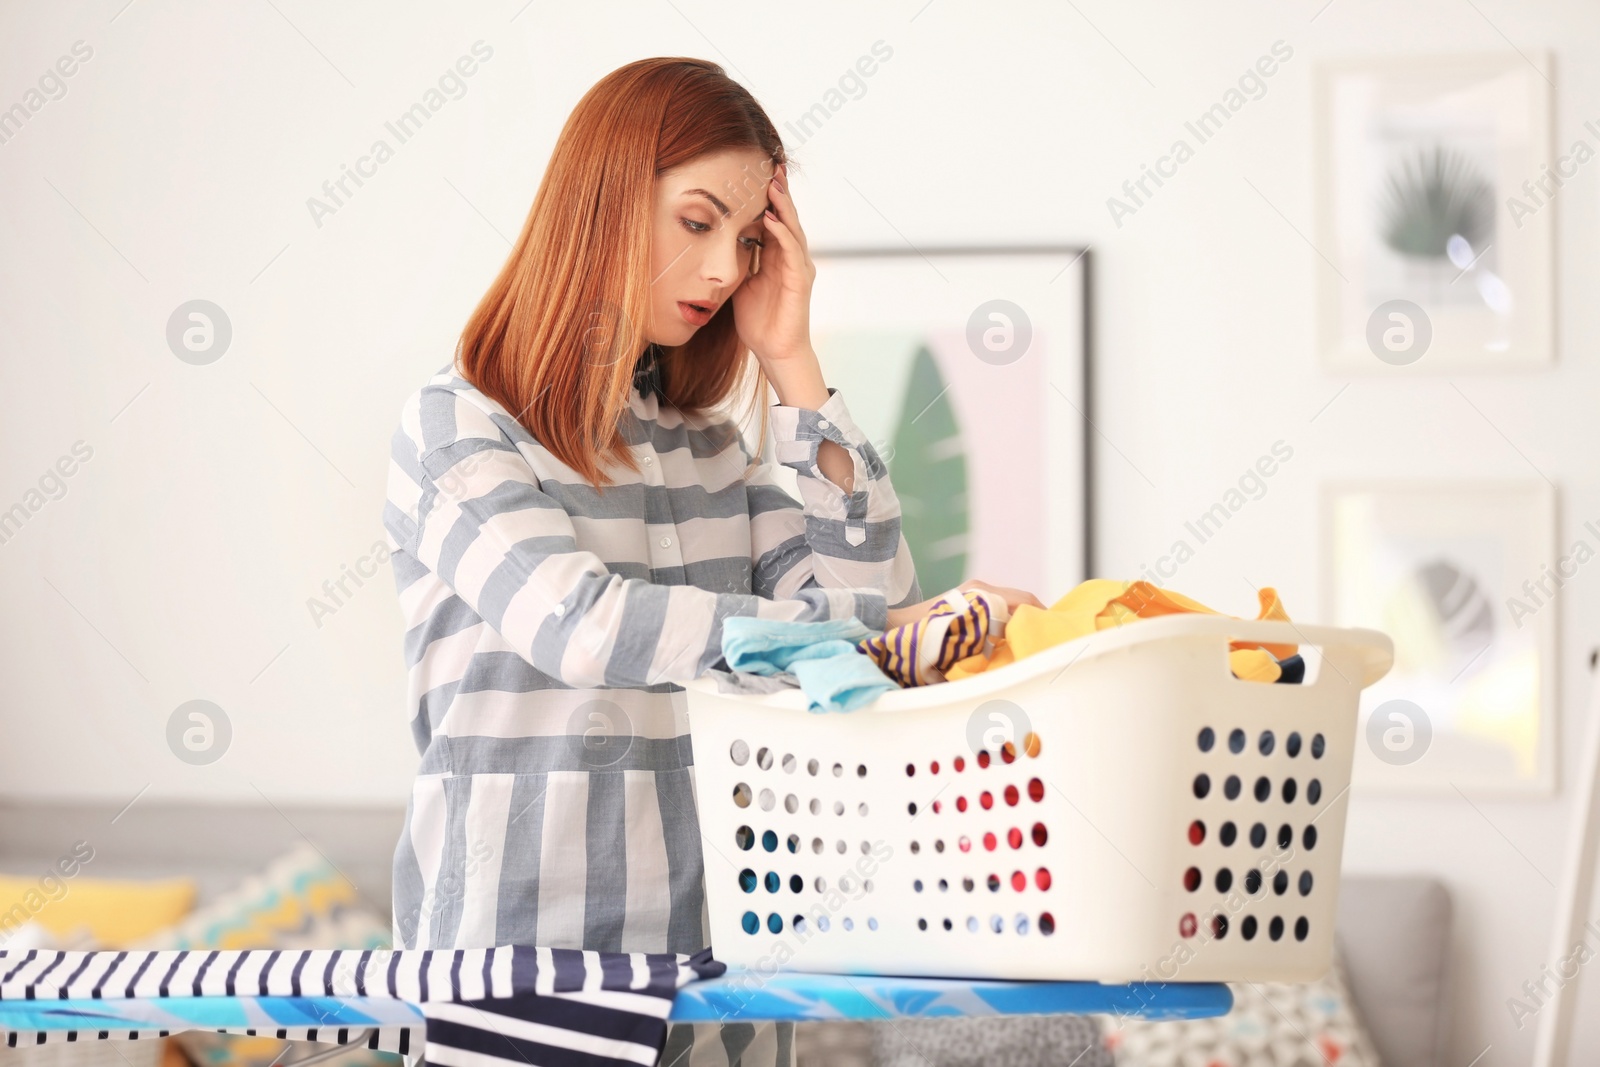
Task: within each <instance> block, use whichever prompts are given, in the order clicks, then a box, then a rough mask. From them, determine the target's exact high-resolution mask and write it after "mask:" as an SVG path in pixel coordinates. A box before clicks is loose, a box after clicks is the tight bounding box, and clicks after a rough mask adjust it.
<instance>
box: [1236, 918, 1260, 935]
mask: <svg viewBox="0 0 1600 1067" xmlns="http://www.w3.org/2000/svg"><path fill="white" fill-rule="evenodd" d="M1239 936H1240V937H1242V938H1244V939H1245V940H1246V941H1254V940H1255V937H1256V917H1255V916H1254V915H1246V916H1245V917H1244V921H1243V922H1241V923H1240V924H1239Z"/></svg>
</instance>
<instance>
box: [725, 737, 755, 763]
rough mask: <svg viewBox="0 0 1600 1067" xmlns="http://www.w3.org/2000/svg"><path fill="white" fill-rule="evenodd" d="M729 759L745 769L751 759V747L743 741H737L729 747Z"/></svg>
mask: <svg viewBox="0 0 1600 1067" xmlns="http://www.w3.org/2000/svg"><path fill="white" fill-rule="evenodd" d="M728 758H729V759H731V760H733V762H734V763H735V764H737V765H738V766H740V767H743V766H744V765H745V764H746V763H747V762H749V759H750V746H749V745H747V744H745V743H744V742H743V741H735V742H734V743H733V744H732V745H729V746H728Z"/></svg>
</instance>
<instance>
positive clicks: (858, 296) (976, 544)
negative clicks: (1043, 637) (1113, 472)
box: [783, 246, 1094, 603]
mask: <svg viewBox="0 0 1600 1067" xmlns="http://www.w3.org/2000/svg"><path fill="white" fill-rule="evenodd" d="M812 258H813V260H814V261H815V262H816V264H817V277H816V282H815V284H814V288H813V292H812V303H811V331H812V337H813V343H814V345H815V347H816V349H817V353H818V357H819V359H820V360H821V363H822V369H823V375H824V378H825V379H826V381H827V382H828V384H829V385H830V386H832V387H834V388H836V389H838V391H839V392H840V393H842V394H843V396H844V399H845V403H846V406H847V408H848V410H849V411H850V413H851V417H852V418H853V419H854V420H855V422H856V424H857V425H858V426H859V427H860V428H861V430H862V432H863V433H864V434H865V435H866V436H867V438H868V439H869V440H871V441H872V443H873V446H874V448H875V449H876V450H877V451H878V453H879V455H880V456H881V457H882V458H883V459H884V462H885V463H886V464H887V466H888V467H889V471H890V479H891V483H892V484H893V485H894V486H895V491H896V495H897V496H898V497H899V498H900V502H901V507H902V520H901V522H902V533H903V535H904V537H905V538H906V540H907V542H908V544H909V545H910V546H911V549H912V557H913V559H914V560H915V562H916V565H917V574H918V579H919V582H920V584H921V586H922V590H923V593H924V595H925V596H933V595H936V594H937V593H939V592H942V591H944V590H946V589H950V588H953V587H954V586H955V585H957V584H959V582H960V581H961V580H963V579H965V578H969V577H970V578H979V579H981V580H983V581H986V582H990V583H992V584H997V585H1005V586H1010V587H1013V588H1020V589H1026V590H1028V591H1030V592H1033V593H1034V594H1035V595H1037V596H1038V597H1039V598H1040V599H1041V600H1043V601H1044V602H1046V603H1051V602H1053V601H1054V600H1056V599H1058V598H1059V597H1061V596H1062V595H1064V594H1065V593H1066V592H1068V591H1069V590H1070V589H1071V588H1072V587H1073V586H1075V585H1077V584H1078V583H1079V582H1081V581H1083V580H1084V579H1085V578H1086V577H1088V576H1089V575H1090V574H1092V573H1093V543H1092V539H1091V531H1092V527H1093V524H1092V516H1091V514H1090V501H1091V499H1092V485H1091V469H1092V467H1091V464H1092V459H1093V453H1092V437H1091V433H1092V431H1091V420H1092V419H1093V417H1094V415H1093V410H1092V404H1091V400H1090V396H1091V391H1090V368H1091V365H1092V350H1093V334H1092V319H1091V307H1092V303H1091V301H1092V289H1091V277H1092V275H1091V264H1092V259H1091V256H1090V253H1089V250H1088V249H1087V248H1084V247H1078V246H1039V247H989V248H924V249H902V248H862V249H833V250H826V251H819V250H813V251H812ZM783 473H784V474H785V475H786V476H788V479H789V484H788V486H787V487H788V488H789V490H790V492H792V493H796V494H797V489H796V487H795V485H794V484H793V481H794V472H792V471H785V472H783Z"/></svg>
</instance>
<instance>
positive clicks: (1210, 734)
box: [1195, 726, 1217, 752]
mask: <svg viewBox="0 0 1600 1067" xmlns="http://www.w3.org/2000/svg"><path fill="white" fill-rule="evenodd" d="M1216 743H1217V733H1216V731H1215V730H1213V729H1211V727H1209V726H1202V727H1201V728H1200V735H1199V736H1198V737H1196V738H1195V744H1197V745H1199V746H1200V751H1201V752H1210V751H1211V749H1212V746H1214V745H1215V744H1216Z"/></svg>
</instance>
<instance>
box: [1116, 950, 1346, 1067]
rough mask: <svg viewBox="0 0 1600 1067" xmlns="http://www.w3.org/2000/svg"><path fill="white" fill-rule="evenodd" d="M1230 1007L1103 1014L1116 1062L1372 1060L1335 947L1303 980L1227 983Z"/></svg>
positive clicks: (1296, 1065) (1235, 1064) (1254, 1064)
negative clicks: (1142, 1015)
mask: <svg viewBox="0 0 1600 1067" xmlns="http://www.w3.org/2000/svg"><path fill="white" fill-rule="evenodd" d="M1228 988H1229V989H1231V990H1233V1010H1232V1011H1231V1012H1229V1013H1228V1014H1227V1015H1224V1016H1222V1017H1220V1018H1216V1019H1194V1020H1190V1021H1185V1022H1162V1023H1153V1022H1146V1021H1143V1020H1138V1019H1120V1020H1119V1019H1117V1018H1116V1017H1115V1016H1109V1015H1108V1016H1104V1017H1103V1024H1104V1025H1103V1037H1102V1040H1103V1041H1104V1043H1105V1046H1106V1048H1108V1049H1110V1050H1111V1051H1112V1053H1113V1055H1114V1056H1115V1061H1116V1063H1117V1064H1118V1065H1119V1067H1135V1065H1137V1067H1378V1054H1377V1053H1376V1052H1375V1051H1374V1050H1373V1046H1372V1040H1371V1038H1369V1037H1368V1036H1367V1032H1366V1029H1365V1028H1364V1027H1363V1026H1362V1025H1361V1020H1360V1019H1358V1018H1356V1015H1355V1006H1354V1001H1352V1000H1351V997H1350V989H1349V986H1348V984H1347V983H1346V981H1345V976H1344V968H1343V965H1342V963H1341V961H1340V960H1339V959H1338V957H1337V955H1335V958H1334V961H1333V967H1332V969H1330V970H1329V971H1328V973H1327V974H1326V975H1324V976H1323V977H1322V979H1321V980H1319V981H1316V982H1310V983H1308V984H1305V985H1298V984H1296V985H1287V984H1282V983H1278V982H1241V983H1229V986H1228Z"/></svg>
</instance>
